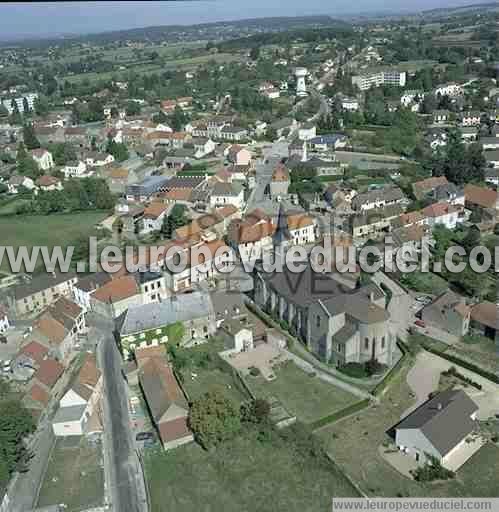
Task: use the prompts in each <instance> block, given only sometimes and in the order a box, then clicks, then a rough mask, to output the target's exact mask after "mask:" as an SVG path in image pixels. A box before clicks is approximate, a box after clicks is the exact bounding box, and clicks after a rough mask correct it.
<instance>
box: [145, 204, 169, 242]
mask: <svg viewBox="0 0 499 512" xmlns="http://www.w3.org/2000/svg"><path fill="white" fill-rule="evenodd" d="M167 211H168V205H166V204H164V203H160V202H157V201H156V202H153V203H151V204H150V205H148V206H147V207H146V208H145V210H144V216H143V217H142V229H141V234H147V233H151V232H152V231H159V230H160V229H161V226H162V225H163V220H164V218H165V216H166V212H167Z"/></svg>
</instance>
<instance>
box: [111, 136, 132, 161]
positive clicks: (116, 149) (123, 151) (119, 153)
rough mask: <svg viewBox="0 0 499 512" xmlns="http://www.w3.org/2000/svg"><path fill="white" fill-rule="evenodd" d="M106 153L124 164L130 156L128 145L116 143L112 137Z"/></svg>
mask: <svg viewBox="0 0 499 512" xmlns="http://www.w3.org/2000/svg"><path fill="white" fill-rule="evenodd" d="M106 152H107V153H109V154H110V155H113V156H114V159H115V160H116V161H117V162H124V161H125V160H128V157H129V156H130V155H129V153H128V148H127V146H126V144H124V143H123V142H115V141H114V140H113V139H112V138H111V137H109V139H108V141H107V146H106Z"/></svg>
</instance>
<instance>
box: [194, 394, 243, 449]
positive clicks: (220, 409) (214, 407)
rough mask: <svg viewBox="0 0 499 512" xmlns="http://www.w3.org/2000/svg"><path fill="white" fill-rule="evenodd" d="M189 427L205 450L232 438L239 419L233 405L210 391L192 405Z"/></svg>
mask: <svg viewBox="0 0 499 512" xmlns="http://www.w3.org/2000/svg"><path fill="white" fill-rule="evenodd" d="M189 426H190V428H191V429H192V431H193V432H194V435H195V438H196V440H197V441H198V442H199V444H200V445H201V446H203V448H205V449H209V448H211V447H214V446H216V445H218V444H220V443H222V442H224V441H226V440H228V439H231V438H233V437H234V435H235V434H237V432H238V431H239V430H240V428H241V417H240V413H239V411H238V409H237V407H236V406H235V405H234V403H233V402H232V401H231V400H230V399H228V398H226V397H225V396H224V395H223V394H222V393H220V392H218V391H210V392H208V393H205V394H204V395H203V396H201V397H200V398H198V399H197V400H194V402H193V403H192V407H191V411H190V415H189Z"/></svg>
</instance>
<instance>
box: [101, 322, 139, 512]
mask: <svg viewBox="0 0 499 512" xmlns="http://www.w3.org/2000/svg"><path fill="white" fill-rule="evenodd" d="M99 327H100V330H101V332H103V333H104V337H103V338H102V339H101V341H100V343H99V348H98V350H99V356H100V362H101V369H102V372H103V376H104V435H105V442H104V447H105V448H104V449H105V450H106V454H105V455H106V457H105V460H106V463H107V465H108V467H107V468H106V469H107V471H106V473H107V476H108V479H109V482H108V483H107V491H108V495H109V500H110V502H111V504H112V509H113V510H114V511H115V512H125V511H126V512H143V511H147V503H146V499H145V486H144V480H143V475H142V471H141V468H140V464H139V460H138V457H137V453H136V451H135V443H134V440H133V436H132V430H131V423H130V415H129V409H128V399H127V397H128V394H127V390H126V385H127V384H126V382H125V380H124V378H123V376H122V373H121V363H122V359H121V355H120V353H119V351H118V349H117V347H116V344H115V342H114V339H113V336H112V331H111V330H110V329H109V326H106V325H105V324H104V323H100V324H99ZM106 327H107V328H106Z"/></svg>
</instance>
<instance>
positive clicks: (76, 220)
mask: <svg viewBox="0 0 499 512" xmlns="http://www.w3.org/2000/svg"><path fill="white" fill-rule="evenodd" d="M106 216H107V213H106V212H102V211H89V212H81V213H68V214H54V215H47V216H43V215H16V216H12V217H0V233H2V241H1V244H2V245H3V246H13V247H20V246H27V247H33V246H35V245H37V246H48V247H53V246H55V245H61V246H66V245H67V244H69V243H70V242H72V241H75V240H76V239H78V238H79V237H87V236H90V235H92V234H93V233H94V225H95V224H97V223H98V222H100V221H101V220H103V219H105V218H106ZM0 268H2V269H5V270H6V269H8V265H7V262H6V260H4V261H2V263H1V265H0Z"/></svg>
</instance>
